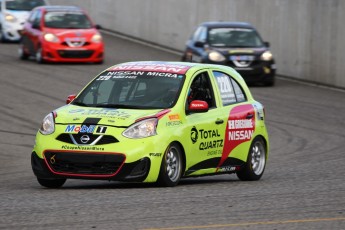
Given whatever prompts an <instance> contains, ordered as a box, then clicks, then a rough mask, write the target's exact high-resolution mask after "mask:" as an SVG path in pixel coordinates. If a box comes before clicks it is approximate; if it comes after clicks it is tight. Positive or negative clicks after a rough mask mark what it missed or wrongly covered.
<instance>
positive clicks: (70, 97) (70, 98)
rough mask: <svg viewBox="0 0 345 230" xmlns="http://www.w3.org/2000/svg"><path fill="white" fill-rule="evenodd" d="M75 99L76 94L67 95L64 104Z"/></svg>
mask: <svg viewBox="0 0 345 230" xmlns="http://www.w3.org/2000/svg"><path fill="white" fill-rule="evenodd" d="M76 97H77V95H76V94H72V95H69V96H68V97H67V100H66V104H69V103H71V102H72V101H73V100H74V99H75V98H76Z"/></svg>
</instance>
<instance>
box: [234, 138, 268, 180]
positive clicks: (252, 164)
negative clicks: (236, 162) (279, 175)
mask: <svg viewBox="0 0 345 230" xmlns="http://www.w3.org/2000/svg"><path fill="white" fill-rule="evenodd" d="M266 159H267V158H266V145H265V142H264V140H263V139H262V138H261V137H256V138H255V139H254V140H253V142H252V144H251V146H250V149H249V153H248V158H247V162H246V163H245V165H244V166H243V167H242V168H241V169H240V170H239V171H237V172H236V174H237V177H238V178H239V179H240V180H242V181H254V180H259V179H260V178H261V176H262V175H263V174H264V171H265V167H266Z"/></svg>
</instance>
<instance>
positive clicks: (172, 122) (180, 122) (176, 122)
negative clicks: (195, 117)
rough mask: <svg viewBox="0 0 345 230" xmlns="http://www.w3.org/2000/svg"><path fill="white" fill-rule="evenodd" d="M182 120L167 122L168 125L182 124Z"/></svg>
mask: <svg viewBox="0 0 345 230" xmlns="http://www.w3.org/2000/svg"><path fill="white" fill-rule="evenodd" d="M182 124H183V123H182V121H168V122H167V123H165V125H166V126H167V127H171V126H178V125H182Z"/></svg>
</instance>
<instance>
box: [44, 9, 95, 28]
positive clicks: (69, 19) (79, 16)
mask: <svg viewBox="0 0 345 230" xmlns="http://www.w3.org/2000/svg"><path fill="white" fill-rule="evenodd" d="M44 23H45V26H46V27H49V28H57V29H90V28H92V23H91V22H90V20H89V19H88V17H87V16H86V15H85V14H83V13H81V12H48V13H46V14H45V15H44Z"/></svg>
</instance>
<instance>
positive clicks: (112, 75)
mask: <svg viewBox="0 0 345 230" xmlns="http://www.w3.org/2000/svg"><path fill="white" fill-rule="evenodd" d="M184 79H185V77H184V75H182V74H176V73H167V72H146V71H106V72H103V73H102V74H101V75H100V76H98V77H97V78H96V79H95V80H94V81H92V82H91V83H90V84H89V85H88V86H87V87H86V88H85V89H84V90H83V92H82V93H81V94H80V95H79V96H78V97H77V98H76V99H75V100H74V101H73V102H72V103H71V104H74V105H82V106H89V107H103V108H128V109H164V108H171V107H172V106H173V105H174V104H175V103H176V101H177V99H178V96H179V93H180V90H181V87H182V83H183V81H184Z"/></svg>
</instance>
